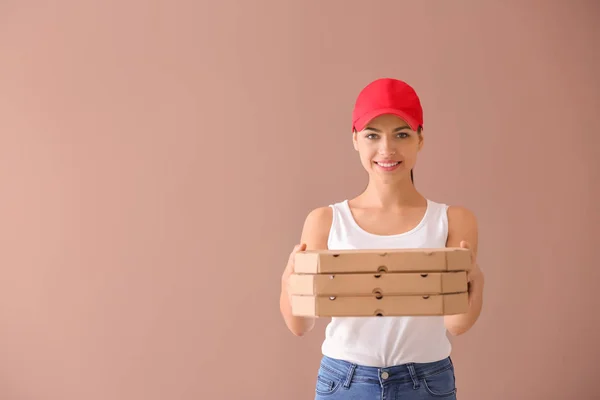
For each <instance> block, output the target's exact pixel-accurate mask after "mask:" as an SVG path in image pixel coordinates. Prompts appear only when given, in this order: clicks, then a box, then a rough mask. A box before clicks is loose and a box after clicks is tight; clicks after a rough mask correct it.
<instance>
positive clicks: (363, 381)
mask: <svg viewBox="0 0 600 400" xmlns="http://www.w3.org/2000/svg"><path fill="white" fill-rule="evenodd" d="M315 392H316V395H315V400H325V399H329V400H337V399H344V400H367V399H372V400H381V399H385V400H417V399H421V400H423V399H446V400H455V399H456V383H455V380H454V365H453V364H452V360H451V359H450V357H448V358H445V359H443V360H441V361H435V362H430V363H410V364H403V365H398V366H393V367H388V368H377V367H366V366H361V365H356V364H353V363H350V362H347V361H342V360H336V359H333V358H330V357H327V356H323V358H322V360H321V365H320V367H319V372H318V375H317V383H316V388H315Z"/></svg>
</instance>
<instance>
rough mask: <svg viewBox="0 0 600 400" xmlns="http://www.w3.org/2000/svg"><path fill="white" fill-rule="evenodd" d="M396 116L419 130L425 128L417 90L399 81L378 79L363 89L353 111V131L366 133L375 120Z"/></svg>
mask: <svg viewBox="0 0 600 400" xmlns="http://www.w3.org/2000/svg"><path fill="white" fill-rule="evenodd" d="M383 114H393V115H396V116H398V117H400V118H402V119H403V120H404V121H406V123H407V124H408V125H409V126H410V127H411V129H412V130H415V131H416V130H417V129H418V128H419V126H421V127H422V126H423V108H422V107H421V101H420V100H419V96H417V93H416V92H415V90H414V89H413V88H412V87H411V86H410V85H409V84H407V83H406V82H403V81H400V80H398V79H391V78H381V79H377V80H375V81H373V82H371V83H369V84H368V85H367V86H365V87H364V88H363V90H361V92H360V93H359V94H358V97H357V99H356V104H355V105H354V111H353V112H352V130H353V131H354V130H356V131H362V130H363V129H364V128H365V126H366V125H367V124H368V123H369V122H370V121H371V120H372V119H373V118H375V117H378V116H380V115H383Z"/></svg>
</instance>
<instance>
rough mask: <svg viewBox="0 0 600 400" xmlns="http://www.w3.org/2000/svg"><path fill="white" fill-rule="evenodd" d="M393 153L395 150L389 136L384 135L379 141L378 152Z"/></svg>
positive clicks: (383, 153)
mask: <svg viewBox="0 0 600 400" xmlns="http://www.w3.org/2000/svg"><path fill="white" fill-rule="evenodd" d="M395 153H396V150H395V149H394V147H393V145H392V143H391V140H390V138H388V137H384V138H383V139H382V140H381V141H380V142H379V154H380V155H382V156H384V155H393V154H395Z"/></svg>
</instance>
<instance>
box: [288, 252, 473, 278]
mask: <svg viewBox="0 0 600 400" xmlns="http://www.w3.org/2000/svg"><path fill="white" fill-rule="evenodd" d="M404 252H409V253H414V252H423V253H444V254H445V263H446V268H445V269H443V270H445V271H468V270H470V269H471V264H470V263H466V264H465V263H463V262H461V260H462V259H463V257H464V255H463V254H461V252H466V253H469V254H470V252H471V250H470V249H464V248H461V247H442V248H406V249H364V250H361V249H356V250H305V251H300V252H298V253H296V254H295V256H294V270H295V272H297V273H299V274H320V273H330V272H323V271H321V265H320V260H321V258H322V257H323V256H333V257H335V256H336V255H346V254H357V253H366V254H381V255H384V254H393V253H404ZM440 271H442V270H440ZM337 273H339V272H337Z"/></svg>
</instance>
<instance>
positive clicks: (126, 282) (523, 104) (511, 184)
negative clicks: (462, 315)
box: [0, 0, 600, 400]
mask: <svg viewBox="0 0 600 400" xmlns="http://www.w3.org/2000/svg"><path fill="white" fill-rule="evenodd" d="M599 4H600V3H598V2H597V1H594V0H589V1H582V0H577V1H558V0H556V1H551V0H544V1H542V0H537V1H533V0H531V1H517V0H508V1H486V2H481V1H477V0H473V1H466V0H456V1H377V2H365V1H348V0H333V1H275V0H260V1H245V0H227V1H221V0H220V1H218V2H217V1H158V0H157V1H150V2H149V1H133V0H127V1H124V0H119V1H117V0H111V1H106V0H104V1H100V0H89V1H74V0H71V1H68V0H62V1H57V2H42V1H39V2H34V1H16V0H14V1H11V0H4V1H2V2H0V398H1V399H2V400H165V399H169V400H192V399H194V400H197V399H232V400H234V399H246V400H269V399H272V400H275V399H287V400H306V399H311V398H312V396H313V393H314V381H315V374H316V370H317V367H318V362H319V357H320V345H321V341H322V340H323V334H324V332H323V330H324V327H325V324H326V322H327V321H326V320H323V321H319V324H317V327H316V329H315V330H314V331H313V332H311V334H309V335H308V336H306V337H303V338H297V337H294V336H293V335H292V334H291V333H289V332H288V331H287V329H286V328H285V325H284V323H283V321H282V319H281V317H280V315H279V303H278V302H279V290H280V285H279V284H280V277H281V273H282V271H283V268H284V265H285V262H286V260H287V256H288V254H289V251H290V250H291V249H292V247H293V245H294V244H295V243H296V242H297V241H298V240H299V235H300V229H301V227H302V222H303V220H304V217H305V216H306V213H307V212H308V211H309V210H310V209H312V208H314V207H317V206H321V205H326V204H330V203H333V202H335V201H340V200H343V199H345V198H347V197H350V196H354V195H355V194H357V193H358V191H360V190H362V188H363V187H364V185H365V183H366V176H365V174H364V173H363V170H362V167H361V166H360V163H359V160H358V158H357V155H356V154H355V153H354V151H353V149H352V144H351V136H350V132H349V128H350V113H351V108H352V104H353V101H354V97H355V96H356V94H357V93H358V91H359V90H360V89H361V88H362V87H363V86H364V85H365V84H366V83H367V82H369V81H370V80H372V79H375V78H378V77H381V76H391V77H396V78H400V79H405V80H407V81H409V82H410V83H411V84H412V85H414V86H415V88H416V89H417V90H418V92H419V93H420V95H421V97H422V100H423V104H424V107H425V119H426V122H425V133H424V134H425V139H426V145H425V148H424V150H423V152H422V153H421V157H420V159H419V161H418V167H417V169H416V171H415V178H416V184H417V185H418V187H419V189H420V190H421V191H422V192H423V194H425V195H426V196H427V197H429V198H431V199H433V200H436V201H443V202H447V203H450V204H462V205H465V206H468V207H470V208H472V209H473V210H474V211H475V212H476V214H477V215H478V217H479V223H480V227H481V237H480V241H481V244H480V256H479V262H480V264H481V266H482V268H483V269H484V271H485V273H486V290H487V292H486V298H485V306H484V313H483V315H482V317H481V319H480V321H479V322H478V324H477V325H476V327H475V328H473V330H472V331H470V332H469V333H467V334H466V335H464V336H460V337H457V338H454V339H453V343H454V354H453V357H454V361H455V364H456V368H457V383H458V387H459V398H460V399H461V400H475V399H477V400H481V399H485V400H504V399H513V400H520V399H523V400H535V399H540V400H542V399H544V400H546V399H578V400H587V399H595V398H598V397H595V396H598V395H597V393H598V390H599V389H598V382H597V367H598V363H599V360H598V357H599V356H600V344H599V343H598V337H599V336H598V330H599V329H600V312H599V311H598V307H599V306H600V300H599V297H598V282H600V272H599V271H600V267H599V266H598V262H597V257H596V254H595V249H596V248H597V243H596V242H597V237H598V226H599V223H600V217H599V213H598V202H599V201H600V195H599V192H598V180H599V178H600V177H599V171H600V165H599V161H598V148H599V144H600V143H599V139H598V135H599V132H600V122H599V119H598V115H599V112H598V110H599V109H600V80H599V78H598V72H599V71H600V56H599V51H598V49H599V47H600V46H599V45H598V43H599V42H600V29H599V28H598V26H599V25H598V23H597V20H598V16H599V15H600V5H599Z"/></svg>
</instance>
